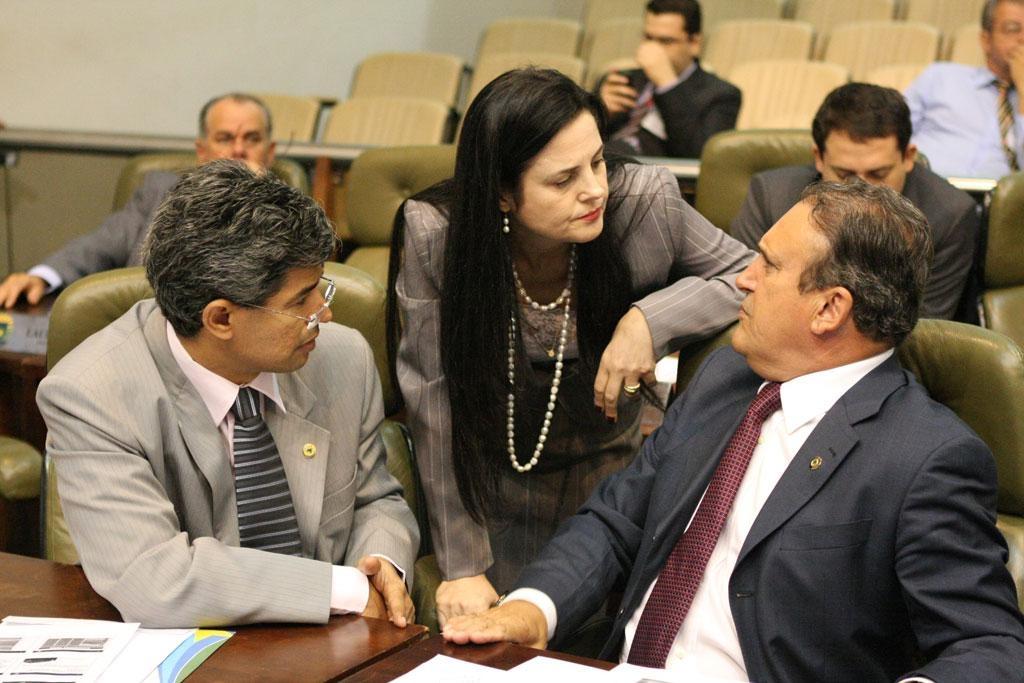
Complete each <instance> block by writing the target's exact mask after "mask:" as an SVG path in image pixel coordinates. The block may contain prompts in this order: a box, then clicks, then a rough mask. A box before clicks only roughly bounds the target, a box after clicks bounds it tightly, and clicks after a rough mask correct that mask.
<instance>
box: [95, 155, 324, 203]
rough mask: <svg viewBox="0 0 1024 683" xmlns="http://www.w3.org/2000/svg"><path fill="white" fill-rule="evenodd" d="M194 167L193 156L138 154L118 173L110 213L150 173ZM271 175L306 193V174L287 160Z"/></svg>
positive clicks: (280, 162)
mask: <svg viewBox="0 0 1024 683" xmlns="http://www.w3.org/2000/svg"><path fill="white" fill-rule="evenodd" d="M195 165H196V155H195V154H191V153H187V154H186V153H181V152H166V153H160V154H140V155H139V156H137V157H134V158H133V159H131V160H130V161H129V162H128V163H127V164H126V165H125V167H124V169H123V170H122V171H121V175H120V176H119V177H118V179H117V185H116V186H115V188H114V211H117V210H118V209H120V208H121V207H122V206H124V205H125V204H127V203H128V200H129V199H131V198H132V194H133V193H134V192H135V190H137V189H138V188H139V186H140V185H142V178H143V177H144V176H145V175H146V174H147V173H149V172H151V171H170V172H172V173H178V172H180V171H185V170H187V169H190V168H192V167H193V166H195ZM270 170H271V172H273V174H274V175H276V176H277V177H278V178H280V179H281V180H282V181H283V182H285V183H287V184H289V185H291V186H292V187H294V188H295V189H297V190H299V191H301V192H302V193H303V194H309V178H308V177H306V171H304V170H303V168H302V166H299V165H298V164H297V163H295V162H294V161H291V160H290V159H277V160H276V161H274V163H273V165H272V166H271V167H270Z"/></svg>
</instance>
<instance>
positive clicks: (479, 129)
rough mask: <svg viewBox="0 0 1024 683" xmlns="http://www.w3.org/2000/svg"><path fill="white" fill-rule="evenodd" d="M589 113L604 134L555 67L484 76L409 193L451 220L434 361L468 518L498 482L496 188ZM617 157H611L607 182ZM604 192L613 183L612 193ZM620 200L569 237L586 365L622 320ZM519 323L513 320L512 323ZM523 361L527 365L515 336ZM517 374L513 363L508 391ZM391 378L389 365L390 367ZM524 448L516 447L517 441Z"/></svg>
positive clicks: (593, 103)
mask: <svg viewBox="0 0 1024 683" xmlns="http://www.w3.org/2000/svg"><path fill="white" fill-rule="evenodd" d="M581 115H589V116H593V117H594V119H595V121H596V122H597V125H598V129H599V130H600V131H601V132H602V136H603V135H604V128H605V125H604V124H605V120H604V109H603V107H602V106H601V103H600V100H599V99H598V98H597V96H596V95H594V94H593V93H589V92H587V91H586V90H583V89H582V88H580V87H579V86H578V85H576V84H575V83H573V82H572V81H571V80H570V79H569V78H567V77H566V76H564V75H562V74H560V73H558V72H557V71H551V70H542V69H533V68H528V69H517V70H513V71H509V72H507V73H505V74H502V75H501V76H499V77H497V78H496V79H494V80H493V81H491V82H490V83H489V84H488V85H487V86H486V87H484V88H483V90H481V91H480V93H479V94H478V95H477V96H476V98H475V99H474V100H473V102H472V104H471V105H470V107H469V110H468V111H467V112H466V116H465V119H464V121H463V126H462V134H461V137H460V139H459V143H458V150H457V153H456V158H455V175H454V176H453V177H452V178H451V179H449V180H447V181H444V182H443V183H440V184H439V185H436V186H434V187H432V188H430V189H428V190H427V191H425V192H423V193H421V194H420V195H418V196H416V197H415V199H418V200H420V201H425V202H428V203H430V204H432V205H434V206H435V207H437V208H438V209H439V210H440V211H441V212H442V213H443V214H445V215H446V216H447V218H448V228H447V234H446V237H445V253H444V276H443V281H442V289H441V306H440V308H441V311H440V313H441V325H440V327H441V338H440V339H439V340H438V343H439V344H440V350H441V365H442V369H443V370H444V373H445V375H446V377H447V380H448V398H449V402H450V405H451V415H452V420H451V424H452V439H451V444H452V459H453V463H454V469H455V478H456V482H457V483H458V487H459V494H460V496H461V498H462V501H463V504H464V505H465V507H466V510H467V511H468V512H469V513H470V515H472V516H473V518H474V519H476V520H477V521H482V520H483V519H484V517H485V516H486V515H488V514H491V513H494V512H496V511H497V510H498V506H499V504H500V501H499V496H498V481H499V475H500V473H501V470H502V468H507V467H509V464H508V458H507V456H506V455H505V452H506V446H505V403H506V395H507V394H508V383H507V379H506V371H505V367H506V365H505V364H506V362H507V356H506V353H507V346H508V341H507V340H508V329H509V320H510V318H511V316H512V315H516V316H518V307H517V304H516V298H515V291H514V288H513V286H512V254H511V250H510V249H509V244H508V237H507V236H505V235H504V234H502V232H501V224H502V215H501V211H500V209H499V205H498V202H499V198H500V197H501V195H502V194H503V193H506V192H517V191H518V188H519V183H520V179H521V177H522V175H523V172H524V170H525V169H526V167H527V166H528V164H529V163H530V161H531V160H532V159H533V158H534V157H536V156H537V154H538V153H539V152H540V151H541V150H542V149H543V148H544V147H545V146H546V145H547V144H548V143H549V142H550V141H551V139H552V138H553V137H554V136H555V135H556V134H557V133H558V132H559V131H561V130H562V129H563V128H565V127H566V126H567V125H568V124H569V123H571V122H572V121H574V120H575V119H576V118H577V117H579V116H581ZM618 168H620V166H619V163H618V162H617V161H615V160H609V181H610V182H609V184H610V187H611V186H612V184H613V182H614V178H615V177H617V176H618V173H617V170H616V169H618ZM612 193H613V190H610V196H611V194H612ZM616 206H617V202H616V201H615V199H614V197H612V198H610V200H609V202H608V205H607V207H606V212H605V229H604V230H603V231H602V233H601V234H600V235H599V236H598V237H597V238H596V239H594V240H593V241H591V242H588V243H586V244H581V245H579V246H578V247H577V259H578V260H577V274H576V291H577V292H578V294H577V295H576V297H575V299H574V303H575V305H576V307H577V308H576V311H577V312H576V315H577V342H578V346H579V352H580V362H581V363H582V364H583V365H582V368H583V369H584V371H585V372H588V373H590V374H591V375H593V374H595V373H596V371H597V366H598V363H599V360H600V355H601V353H602V351H603V350H604V347H605V345H607V343H608V341H609V340H610V339H611V336H612V332H613V331H614V329H615V325H616V324H617V323H618V320H619V318H621V317H622V315H624V314H625V313H626V311H627V310H628V309H629V306H630V303H631V298H630V297H631V294H632V286H631V279H630V273H629V269H628V266H627V265H626V263H625V261H624V260H623V258H622V255H621V250H620V248H619V244H618V239H617V238H616V237H615V236H614V234H613V232H612V231H611V230H609V229H608V227H607V226H608V223H609V221H610V220H611V217H612V216H613V215H614V213H615V208H616ZM404 209H405V206H404V204H403V206H402V207H400V208H399V210H398V214H397V216H396V219H395V229H394V231H393V232H392V243H391V249H392V251H391V262H390V269H389V276H388V283H389V284H388V291H389V294H390V297H389V301H390V308H389V312H388V328H389V333H388V339H389V351H390V356H391V358H392V362H394V359H395V358H396V351H397V345H398V336H399V333H400V330H399V329H398V328H399V321H398V313H397V304H396V303H395V283H396V281H397V278H398V272H399V268H400V263H401V251H402V247H403V240H404V228H405V217H404ZM519 327H520V329H521V326H519ZM517 363H519V364H520V367H522V366H523V364H526V363H528V360H527V359H526V356H525V352H524V350H523V345H522V340H521V338H520V343H519V348H518V349H517ZM522 375H523V373H517V390H521V389H522V384H521V382H520V381H519V380H520V378H521V377H522ZM392 377H397V372H394V368H392ZM519 448H520V449H522V446H519Z"/></svg>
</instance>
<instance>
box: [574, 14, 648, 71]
mask: <svg viewBox="0 0 1024 683" xmlns="http://www.w3.org/2000/svg"><path fill="white" fill-rule="evenodd" d="M643 34H644V22H643V20H642V19H613V20H611V21H606V22H604V23H602V24H601V25H600V26H598V27H597V28H596V29H594V31H593V32H592V33H590V34H588V36H587V39H586V40H585V41H584V46H583V51H582V53H581V54H582V55H583V61H584V62H586V65H587V84H588V87H592V86H593V84H594V83H596V82H597V80H598V79H599V78H600V77H601V76H602V75H603V74H604V71H602V70H601V69H603V68H604V67H606V66H607V65H608V64H609V63H611V62H615V61H621V60H623V59H633V56H634V55H635V54H636V48H637V47H638V46H639V45H640V41H641V40H642V38H643Z"/></svg>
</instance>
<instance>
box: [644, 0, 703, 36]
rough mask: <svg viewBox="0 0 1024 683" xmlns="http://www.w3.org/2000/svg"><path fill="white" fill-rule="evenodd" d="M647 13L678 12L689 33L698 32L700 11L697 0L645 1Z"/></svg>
mask: <svg viewBox="0 0 1024 683" xmlns="http://www.w3.org/2000/svg"><path fill="white" fill-rule="evenodd" d="M646 11H647V12H648V13H649V14H678V15H680V16H682V17H683V25H684V27H685V28H686V32H687V33H688V34H689V35H694V34H695V33H700V24H701V11H700V3H699V2H697V0H651V1H650V2H648V3H647V8H646Z"/></svg>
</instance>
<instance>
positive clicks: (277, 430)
mask: <svg viewBox="0 0 1024 683" xmlns="http://www.w3.org/2000/svg"><path fill="white" fill-rule="evenodd" d="M277 381H278V387H279V388H280V390H281V400H282V401H283V402H284V405H285V408H286V409H287V412H286V413H282V412H281V411H280V410H279V409H278V408H277V406H276V405H273V404H271V406H270V407H269V408H268V410H267V411H266V416H265V417H266V421H267V427H269V428H270V433H271V434H272V435H273V437H274V443H275V444H277V450H278V452H279V453H280V454H281V463H282V464H283V465H284V471H285V474H286V475H287V477H288V487H289V489H290V490H291V493H292V504H293V505H294V507H295V517H296V519H297V520H298V526H299V536H300V537H301V538H302V546H303V548H305V549H307V551H314V552H315V548H316V544H317V530H318V529H319V527H320V515H321V513H322V512H323V499H324V483H325V481H326V477H327V459H328V456H329V455H330V453H329V451H330V445H331V433H330V432H329V431H327V430H326V429H324V428H323V427H320V426H319V425H316V424H314V423H313V422H310V421H309V420H308V419H306V418H307V417H308V416H309V414H310V412H311V411H312V410H313V409H314V407H315V405H316V402H317V401H316V395H315V394H313V392H312V391H310V389H309V387H307V386H306V384H305V383H304V382H303V381H302V379H301V378H300V377H299V376H298V375H297V374H296V373H288V374H278V375H277ZM268 403H270V402H269V401H268Z"/></svg>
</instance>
